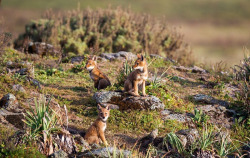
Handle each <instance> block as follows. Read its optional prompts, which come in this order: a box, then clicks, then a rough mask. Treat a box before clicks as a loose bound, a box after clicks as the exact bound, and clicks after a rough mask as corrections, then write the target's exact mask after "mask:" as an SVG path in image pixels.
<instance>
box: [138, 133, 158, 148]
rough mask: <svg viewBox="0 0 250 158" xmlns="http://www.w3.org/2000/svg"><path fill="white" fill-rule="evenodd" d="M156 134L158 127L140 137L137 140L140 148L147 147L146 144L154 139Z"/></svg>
mask: <svg viewBox="0 0 250 158" xmlns="http://www.w3.org/2000/svg"><path fill="white" fill-rule="evenodd" d="M157 136H158V129H155V130H153V131H152V132H151V133H150V134H149V135H147V136H145V137H143V138H141V139H140V140H139V141H138V145H139V146H140V148H143V149H147V148H148V146H149V145H150V144H151V143H153V142H154V139H155V138H156V137H157Z"/></svg>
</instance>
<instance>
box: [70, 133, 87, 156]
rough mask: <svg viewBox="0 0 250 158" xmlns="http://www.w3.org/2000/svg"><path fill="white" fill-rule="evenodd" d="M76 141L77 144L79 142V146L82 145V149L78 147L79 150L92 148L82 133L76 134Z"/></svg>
mask: <svg viewBox="0 0 250 158" xmlns="http://www.w3.org/2000/svg"><path fill="white" fill-rule="evenodd" d="M74 141H75V143H76V144H78V146H80V149H79V148H78V152H84V151H86V150H89V149H91V147H90V146H89V144H88V142H87V141H86V140H84V139H83V137H82V136H81V135H80V134H76V135H74Z"/></svg>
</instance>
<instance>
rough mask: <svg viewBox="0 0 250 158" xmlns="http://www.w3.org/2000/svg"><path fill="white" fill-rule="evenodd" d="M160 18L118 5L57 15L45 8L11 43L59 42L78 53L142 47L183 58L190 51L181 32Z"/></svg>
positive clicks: (142, 48)
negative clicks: (42, 14) (45, 10)
mask: <svg viewBox="0 0 250 158" xmlns="http://www.w3.org/2000/svg"><path fill="white" fill-rule="evenodd" d="M164 21H165V20H161V19H156V18H153V17H150V16H149V15H138V14H135V13H132V12H131V11H130V10H122V9H121V8H117V9H111V8H109V9H106V10H104V9H97V10H91V9H87V10H85V11H83V12H82V11H80V10H73V11H71V12H67V14H64V13H60V14H58V15H54V13H50V12H49V13H48V14H46V16H45V17H44V19H40V20H36V21H31V22H30V23H29V24H27V25H26V29H25V33H24V34H22V35H20V36H19V38H18V39H16V40H15V44H14V45H15V46H14V47H15V48H20V47H24V46H23V44H24V43H25V40H26V39H27V38H29V39H30V40H32V41H35V42H41V41H43V42H46V43H51V44H53V45H55V46H56V47H59V46H61V47H62V48H63V52H64V53H65V54H68V53H69V52H73V53H75V54H78V55H82V54H83V53H85V52H91V49H92V48H93V49H95V50H98V51H99V52H118V51H130V52H134V53H141V52H142V51H144V52H146V53H156V54H160V55H163V56H168V57H169V58H174V59H175V60H176V59H180V60H179V61H181V60H182V61H184V58H185V59H186V58H187V57H189V56H190V53H191V51H190V50H189V49H187V47H186V44H184V42H183V36H182V35H181V34H180V33H178V32H177V31H176V29H171V28H168V27H166V26H167V24H166V23H165V22H164ZM183 53H184V54H183ZM183 57H184V58H183ZM187 61H189V60H187Z"/></svg>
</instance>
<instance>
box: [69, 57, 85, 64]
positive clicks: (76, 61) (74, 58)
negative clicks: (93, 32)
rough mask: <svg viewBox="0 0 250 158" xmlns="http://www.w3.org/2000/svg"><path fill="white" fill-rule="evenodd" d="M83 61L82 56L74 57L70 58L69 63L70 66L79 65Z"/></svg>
mask: <svg viewBox="0 0 250 158" xmlns="http://www.w3.org/2000/svg"><path fill="white" fill-rule="evenodd" d="M83 59H84V57H83V56H76V57H72V58H71V59H70V62H71V63H72V64H75V63H77V64H81V63H82V61H83Z"/></svg>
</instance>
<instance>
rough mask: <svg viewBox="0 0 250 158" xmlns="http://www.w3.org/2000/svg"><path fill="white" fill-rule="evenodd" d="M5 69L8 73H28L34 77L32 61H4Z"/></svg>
mask: <svg viewBox="0 0 250 158" xmlns="http://www.w3.org/2000/svg"><path fill="white" fill-rule="evenodd" d="M6 69H7V72H8V73H18V74H20V75H29V76H31V77H34V66H33V64H32V63H30V62H27V61H21V62H12V61H8V62H7V63H6Z"/></svg>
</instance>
